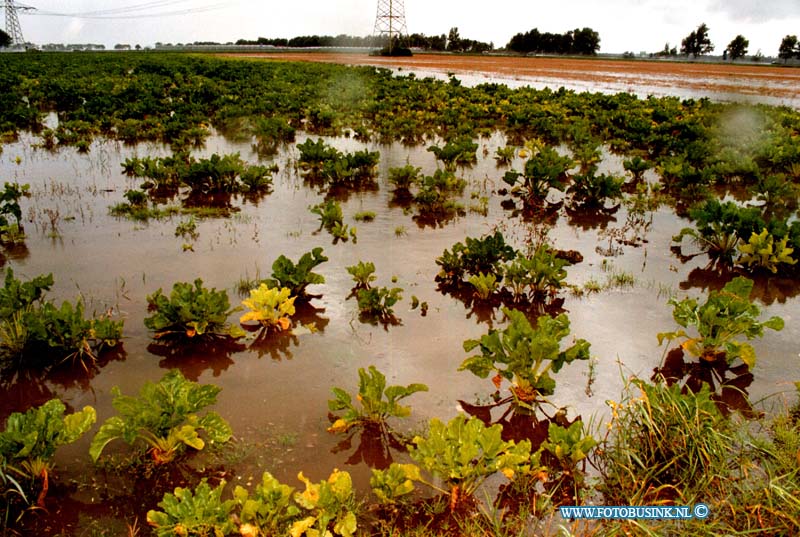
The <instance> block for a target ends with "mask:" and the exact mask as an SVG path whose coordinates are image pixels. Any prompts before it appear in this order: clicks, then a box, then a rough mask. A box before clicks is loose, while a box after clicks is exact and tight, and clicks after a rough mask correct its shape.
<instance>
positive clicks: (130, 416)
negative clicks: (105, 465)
mask: <svg viewBox="0 0 800 537" xmlns="http://www.w3.org/2000/svg"><path fill="white" fill-rule="evenodd" d="M220 390H221V388H219V387H217V386H214V385H212V384H198V383H196V382H192V381H189V380H186V379H185V378H184V377H183V375H182V374H181V372H180V371H178V370H177V369H173V370H171V371H170V372H169V373H167V374H166V375H164V377H163V378H162V379H161V380H160V381H158V383H157V384H153V383H152V382H147V383H145V385H144V386H143V387H142V389H141V390H140V391H139V396H138V397H131V396H127V395H122V392H121V391H120V389H119V388H118V387H116V386H115V387H114V388H113V389H112V391H111V393H112V395H113V396H114V401H113V402H112V405H113V406H114V410H116V411H117V412H118V415H117V416H112V417H110V418H108V419H107V420H106V421H105V423H103V425H102V426H101V427H100V430H99V431H98V432H97V434H96V435H95V436H94V439H93V440H92V444H91V447H90V448H89V455H90V456H91V457H92V460H94V461H97V459H98V458H100V455H101V453H102V452H103V450H104V449H105V447H106V445H108V444H109V443H110V442H112V441H113V440H116V439H122V440H124V441H125V443H127V444H128V445H134V444H137V443H138V444H142V445H143V446H144V447H145V448H146V449H147V452H148V453H149V454H150V456H151V457H152V460H153V461H154V463H155V464H166V463H169V462H171V461H172V460H173V459H174V458H175V457H176V456H177V455H178V454H179V453H180V452H181V450H182V449H183V448H184V447H185V446H189V447H191V448H193V449H196V450H201V449H203V448H204V447H205V441H204V440H203V439H202V438H200V435H199V432H200V431H204V432H205V434H206V435H207V436H208V438H209V439H210V440H211V442H212V443H213V442H217V443H224V442H227V441H228V440H229V439H230V438H231V435H232V431H231V428H230V425H228V422H227V421H225V420H224V419H222V418H221V417H220V416H219V414H217V413H216V412H211V411H209V412H206V413H205V414H204V415H203V416H198V412H199V411H201V410H202V409H204V408H205V407H207V406H210V405H213V404H214V403H216V402H217V394H218V393H219V392H220Z"/></svg>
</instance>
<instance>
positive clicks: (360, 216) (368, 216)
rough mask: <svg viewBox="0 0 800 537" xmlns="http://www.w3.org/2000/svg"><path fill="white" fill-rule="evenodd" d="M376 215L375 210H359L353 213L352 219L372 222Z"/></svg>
mask: <svg viewBox="0 0 800 537" xmlns="http://www.w3.org/2000/svg"><path fill="white" fill-rule="evenodd" d="M376 216H377V215H376V214H375V211H359V212H357V213H356V214H354V215H353V220H355V221H356V222H372V221H373V220H375V217H376Z"/></svg>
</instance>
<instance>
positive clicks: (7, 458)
mask: <svg viewBox="0 0 800 537" xmlns="http://www.w3.org/2000/svg"><path fill="white" fill-rule="evenodd" d="M65 411H66V407H65V406H64V403H62V402H61V401H60V400H59V399H51V400H50V401H48V402H46V403H44V404H43V405H41V406H39V407H36V408H32V409H30V410H28V411H27V412H24V413H21V412H15V413H13V414H11V415H10V416H9V417H8V419H7V420H6V427H5V429H4V430H3V431H2V432H0V462H2V463H3V465H4V471H5V472H6V473H7V474H8V475H10V476H13V477H12V479H14V481H15V482H17V483H18V484H19V485H20V487H21V489H22V492H25V493H31V492H34V491H35V490H36V489H38V491H37V492H38V500H37V504H38V505H39V507H44V497H45V495H46V494H47V490H48V486H49V475H50V472H51V470H52V468H53V457H54V456H55V453H56V450H57V449H58V448H59V447H60V446H63V445H66V444H71V443H73V442H75V441H76V440H78V439H79V438H80V437H81V436H83V435H84V434H85V433H86V432H87V431H88V430H89V429H90V428H91V427H92V425H94V422H95V421H96V419H97V416H96V414H95V410H94V408H92V407H90V406H86V407H84V408H83V409H82V410H79V411H77V412H74V413H72V414H68V415H64V412H65ZM22 498H23V499H25V498H26V496H24V495H23V497H22ZM0 527H5V526H4V525H3V526H0Z"/></svg>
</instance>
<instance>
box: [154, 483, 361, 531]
mask: <svg viewBox="0 0 800 537" xmlns="http://www.w3.org/2000/svg"><path fill="white" fill-rule="evenodd" d="M297 477H298V479H299V480H300V481H301V482H302V483H303V484H304V485H305V490H303V491H302V492H301V491H295V489H294V488H293V487H291V486H289V485H285V484H282V483H280V482H279V481H278V480H277V479H275V478H274V477H273V476H272V475H271V474H269V473H268V472H265V473H264V474H263V476H262V479H261V483H260V484H259V485H257V486H256V488H255V490H254V491H252V492H251V491H248V490H247V489H245V488H244V487H242V486H237V487H236V488H235V489H234V491H233V498H232V499H228V500H223V499H222V496H223V492H224V488H225V481H222V482H221V483H220V484H219V485H218V486H217V487H215V488H213V489H212V488H211V487H210V486H209V484H208V483H207V481H206V480H205V479H204V480H203V481H202V482H201V483H200V484H199V485H198V486H197V487H196V488H195V489H194V490H190V489H187V488H183V487H178V488H176V489H175V491H174V493H167V494H165V495H164V498H163V499H162V501H161V502H159V504H158V506H159V507H160V508H161V510H156V509H152V510H150V511H148V512H147V523H148V524H149V525H150V526H152V527H153V528H154V530H155V532H156V535H158V536H159V537H167V536H172V535H197V536H206V535H215V536H220V537H221V536H227V535H244V536H248V537H257V536H259V535H291V536H292V537H304V536H305V537H333V536H335V535H338V536H341V537H352V536H353V535H355V532H356V530H357V529H358V521H357V519H356V514H355V511H356V498H355V491H354V489H353V481H352V478H351V477H350V474H349V473H347V472H340V471H339V470H334V471H333V472H332V473H331V475H330V476H329V477H328V479H325V480H322V481H320V482H319V483H313V482H311V480H310V479H308V478H307V477H305V476H304V475H303V472H300V473H299V475H298V476H297Z"/></svg>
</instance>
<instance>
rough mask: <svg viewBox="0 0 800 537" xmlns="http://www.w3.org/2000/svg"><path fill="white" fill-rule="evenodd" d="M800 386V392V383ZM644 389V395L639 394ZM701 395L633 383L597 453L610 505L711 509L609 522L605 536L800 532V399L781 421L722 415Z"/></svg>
mask: <svg viewBox="0 0 800 537" xmlns="http://www.w3.org/2000/svg"><path fill="white" fill-rule="evenodd" d="M798 390H800V387H798ZM637 391H638V394H637V393H635V392H637ZM711 395H712V394H711V392H710V390H709V389H708V387H707V385H704V387H703V389H702V390H700V391H699V392H696V393H691V392H688V393H682V391H681V389H680V387H679V386H678V385H674V386H671V387H670V386H667V385H666V384H665V383H663V382H657V383H655V384H652V383H648V382H645V381H643V380H640V379H634V380H632V381H631V382H630V383H629V384H628V386H627V389H626V391H625V394H624V398H623V401H622V402H621V403H619V404H617V403H614V402H610V406H611V408H612V415H613V418H612V421H611V423H610V425H609V431H608V435H607V436H606V439H605V442H604V443H603V444H602V445H601V447H600V449H599V450H598V451H597V452H596V453H597V457H596V460H597V462H598V463H599V464H598V466H599V468H600V474H601V479H600V483H599V485H598V489H599V491H600V492H601V493H602V495H603V500H602V501H603V503H604V504H606V505H688V506H692V505H695V504H697V503H704V504H706V505H707V506H708V509H709V516H708V517H707V518H705V519H699V518H694V519H690V520H681V521H678V520H631V521H608V522H606V523H604V524H603V525H602V532H601V533H602V534H603V535H689V536H712V535H731V536H733V535H736V536H740V535H741V536H744V535H795V534H796V533H797V529H798V528H800V403H795V405H794V406H793V407H791V408H784V409H783V410H782V411H779V412H777V413H775V414H773V417H772V418H762V419H759V420H756V421H748V420H746V419H744V418H743V417H741V416H740V415H737V414H733V415H731V416H730V417H728V418H726V417H723V416H722V414H721V413H720V412H719V410H718V408H717V405H715V403H714V401H713V400H712V399H711Z"/></svg>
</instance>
